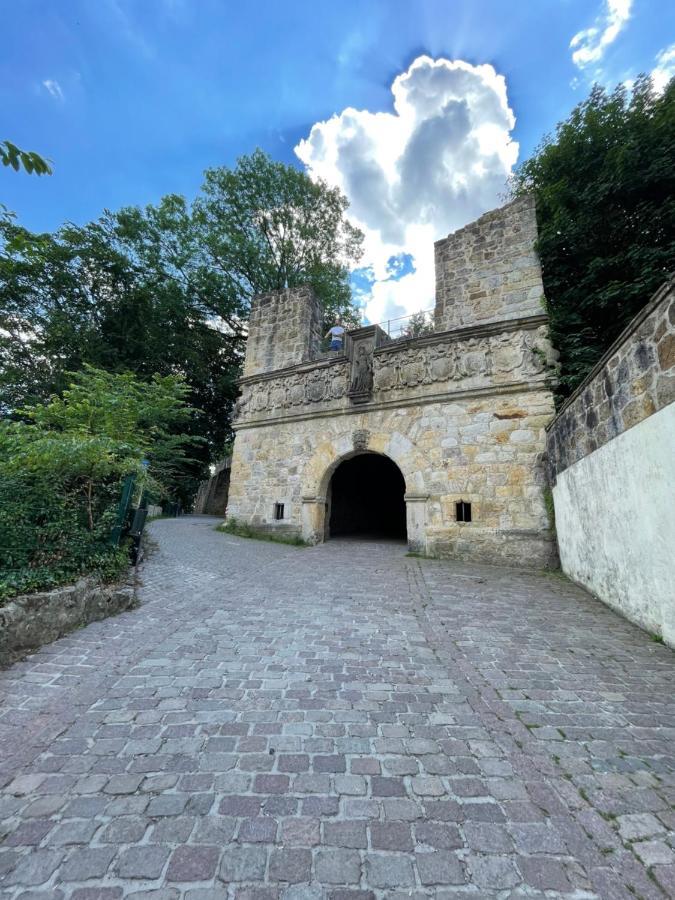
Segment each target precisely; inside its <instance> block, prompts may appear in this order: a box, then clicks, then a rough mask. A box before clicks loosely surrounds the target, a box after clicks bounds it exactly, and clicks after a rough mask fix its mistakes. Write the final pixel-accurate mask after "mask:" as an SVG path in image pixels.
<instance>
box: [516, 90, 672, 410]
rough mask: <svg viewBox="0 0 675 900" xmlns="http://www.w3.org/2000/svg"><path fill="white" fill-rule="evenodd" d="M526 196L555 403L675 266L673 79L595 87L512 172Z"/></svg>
mask: <svg viewBox="0 0 675 900" xmlns="http://www.w3.org/2000/svg"><path fill="white" fill-rule="evenodd" d="M525 191H533V192H534V194H535V196H536V201H537V219H538V223H539V242H538V249H539V254H540V257H541V261H542V268H543V277H544V289H545V292H546V298H547V305H548V312H549V316H550V322H551V337H552V339H553V341H554V343H555V345H556V347H557V348H558V350H559V352H560V387H559V392H560V393H559V399H560V398H562V397H565V396H567V395H568V394H569V393H571V391H573V390H574V388H575V387H576V386H577V385H578V384H579V383H580V382H581V381H582V380H583V378H584V376H585V375H586V374H587V372H588V371H589V370H590V369H591V368H592V367H593V365H594V364H595V363H596V362H597V360H598V359H599V358H600V356H601V355H602V353H603V352H604V351H605V350H606V349H607V347H608V346H609V345H610V344H611V343H612V341H613V340H614V339H615V338H616V337H617V336H618V334H619V333H620V332H621V331H622V329H623V328H624V327H625V326H626V325H627V324H628V322H629V321H630V320H631V319H632V318H633V316H635V314H636V313H637V312H638V311H639V310H640V308H641V307H642V306H644V304H645V303H646V302H647V301H648V300H649V297H650V295H651V294H652V293H653V291H654V290H656V288H657V287H658V286H659V285H660V284H661V283H662V282H663V281H664V279H665V278H666V276H667V275H668V273H669V271H672V269H673V267H674V266H675V81H671V83H670V85H669V86H668V87H667V89H666V90H665V92H664V93H663V94H662V95H660V96H658V95H657V94H656V93H655V92H654V90H653V88H652V84H651V81H650V79H649V78H648V77H644V76H643V77H641V78H639V79H638V80H637V82H636V83H635V85H634V87H633V90H632V92H631V93H630V94H629V93H628V91H627V90H626V89H625V88H624V87H623V86H619V87H617V88H616V90H614V91H613V92H612V93H607V92H606V91H605V90H604V89H603V88H601V87H598V86H596V87H594V88H593V90H592V91H591V94H590V96H589V97H588V99H587V100H585V101H584V102H583V103H580V104H579V105H578V106H577V107H576V108H575V109H574V110H573V111H572V113H571V114H570V116H569V117H568V119H566V120H565V121H564V122H561V123H560V124H559V125H558V127H557V130H556V133H555V135H554V136H552V137H549V138H546V139H545V140H544V141H543V143H542V144H541V145H540V147H539V148H538V149H537V151H536V152H535V154H534V156H533V157H532V158H531V159H529V160H527V161H526V162H525V163H524V164H523V165H522V166H521V167H520V168H519V170H518V171H517V173H516V176H515V179H514V192H515V193H516V194H518V193H522V192H525Z"/></svg>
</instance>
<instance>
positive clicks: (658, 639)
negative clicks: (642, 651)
mask: <svg viewBox="0 0 675 900" xmlns="http://www.w3.org/2000/svg"><path fill="white" fill-rule="evenodd" d="M651 639H652V640H653V641H654V643H655V644H662V643H663V638H662V637H661V635H660V634H657V633H656V632H654V634H652V635H651Z"/></svg>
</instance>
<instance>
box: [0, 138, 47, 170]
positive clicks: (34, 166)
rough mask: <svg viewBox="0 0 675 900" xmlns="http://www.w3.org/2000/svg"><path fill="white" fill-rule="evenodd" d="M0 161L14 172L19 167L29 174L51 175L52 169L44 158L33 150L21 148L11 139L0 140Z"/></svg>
mask: <svg viewBox="0 0 675 900" xmlns="http://www.w3.org/2000/svg"><path fill="white" fill-rule="evenodd" d="M0 163H2V165H3V166H11V168H12V169H14V171H15V172H18V171H19V169H21V167H23V169H24V171H25V172H27V173H28V174H29V175H33V174H35V175H51V174H52V169H51V166H50V165H49V163H48V162H47V160H46V159H43V158H42V157H41V156H40V154H39V153H36V152H35V151H34V150H21V149H19V147H17V146H16V144H13V143H12V142H11V141H0Z"/></svg>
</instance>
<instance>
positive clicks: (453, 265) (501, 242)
mask: <svg viewBox="0 0 675 900" xmlns="http://www.w3.org/2000/svg"><path fill="white" fill-rule="evenodd" d="M536 240H537V220H536V215H535V208H534V197H531V196H528V197H520V198H518V199H517V200H514V201H513V202H512V203H509V204H508V206H504V207H502V208H501V209H495V210H492V211H491V212H488V213H486V214H485V215H484V216H481V217H480V219H477V220H476V221H475V222H472V223H471V224H470V225H467V226H465V227H464V228H460V229H459V230H458V231H455V232H454V234H451V235H449V236H448V237H447V238H444V239H443V240H441V241H436V243H435V245H434V251H435V257H436V309H435V318H436V328H437V329H438V330H439V331H440V330H445V329H449V328H460V327H461V326H462V325H469V324H473V323H475V322H501V321H503V320H504V319H518V318H521V317H523V316H533V315H537V314H538V313H541V312H542V310H543V303H542V300H543V297H544V288H543V285H542V283H541V269H540V266H539V259H538V257H537V254H536V252H535V249H534V245H535V241H536Z"/></svg>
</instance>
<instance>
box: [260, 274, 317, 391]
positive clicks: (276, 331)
mask: <svg viewBox="0 0 675 900" xmlns="http://www.w3.org/2000/svg"><path fill="white" fill-rule="evenodd" d="M321 337H322V318H321V310H320V307H319V304H318V303H317V302H316V298H315V296H314V292H313V291H312V289H311V288H310V287H300V288H295V289H294V290H285V291H275V292H274V293H271V294H261V295H260V296H258V297H255V298H254V299H253V302H252V304H251V315H250V317H249V327H248V339H247V341H246V359H245V361H244V376H249V375H257V374H259V373H261V372H271V371H273V370H275V369H284V368H286V366H294V365H296V364H297V363H301V362H305V361H307V360H310V359H315V358H316V356H317V355H318V353H319V350H320V346H321Z"/></svg>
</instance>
